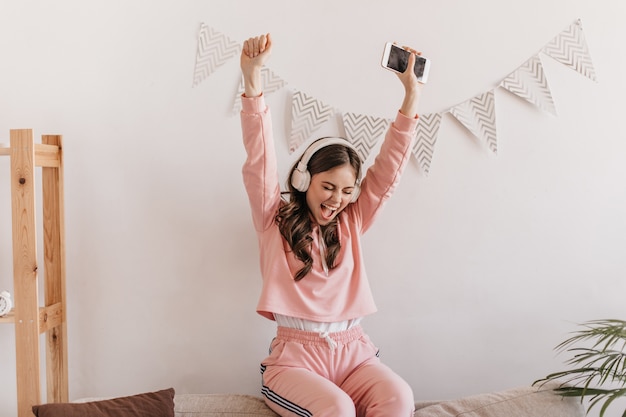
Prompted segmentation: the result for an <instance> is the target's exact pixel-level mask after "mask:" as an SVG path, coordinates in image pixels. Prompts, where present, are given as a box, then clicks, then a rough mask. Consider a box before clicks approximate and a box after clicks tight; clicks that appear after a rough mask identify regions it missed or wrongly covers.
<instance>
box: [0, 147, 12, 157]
mask: <svg viewBox="0 0 626 417" xmlns="http://www.w3.org/2000/svg"><path fill="white" fill-rule="evenodd" d="M2 155H5V156H9V155H11V148H5V147H2V146H0V156H2Z"/></svg>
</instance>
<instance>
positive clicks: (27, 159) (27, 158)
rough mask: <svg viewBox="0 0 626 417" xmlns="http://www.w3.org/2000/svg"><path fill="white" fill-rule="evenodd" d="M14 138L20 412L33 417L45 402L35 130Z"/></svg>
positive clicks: (18, 133) (22, 416) (23, 416)
mask: <svg viewBox="0 0 626 417" xmlns="http://www.w3.org/2000/svg"><path fill="white" fill-rule="evenodd" d="M10 136H11V204H12V216H13V283H14V295H15V300H14V301H15V345H16V349H15V354H16V367H17V411H18V416H19V417H27V416H32V410H31V406H32V405H33V404H39V403H40V401H41V388H40V387H41V384H40V382H39V305H38V299H39V298H38V293H37V242H36V228H35V175H34V172H35V170H34V163H35V145H34V142H33V132H32V130H29V129H21V130H11V135H10Z"/></svg>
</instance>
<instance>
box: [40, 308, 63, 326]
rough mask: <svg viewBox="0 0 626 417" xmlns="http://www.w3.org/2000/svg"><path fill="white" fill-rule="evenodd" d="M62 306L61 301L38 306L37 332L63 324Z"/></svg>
mask: <svg viewBox="0 0 626 417" xmlns="http://www.w3.org/2000/svg"><path fill="white" fill-rule="evenodd" d="M64 310H65V309H64V308H63V305H62V304H61V303H56V304H53V305H51V306H48V307H40V308H39V332H40V333H45V332H47V331H50V330H52V329H54V328H55V327H57V326H60V325H62V324H63V316H64V313H65V312H64Z"/></svg>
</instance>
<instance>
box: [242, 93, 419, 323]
mask: <svg viewBox="0 0 626 417" xmlns="http://www.w3.org/2000/svg"><path fill="white" fill-rule="evenodd" d="M416 125H417V119H412V118H409V117H406V116H404V115H403V114H402V113H400V112H398V114H397V116H396V119H395V122H394V123H393V124H392V125H391V127H390V128H389V130H388V132H387V134H386V136H385V141H384V143H383V144H382V146H381V150H380V153H379V154H378V155H377V157H376V159H375V161H374V164H373V165H372V166H371V167H370V168H369V169H368V170H367V175H366V176H365V178H364V179H363V181H362V183H361V194H360V196H359V198H358V200H357V201H356V202H355V203H352V204H349V205H348V207H346V208H345V209H344V210H343V212H341V213H340V214H339V219H338V234H339V240H340V243H341V251H340V253H339V255H338V257H337V260H336V261H335V265H337V266H336V268H334V269H331V270H330V271H329V273H328V276H327V275H326V273H325V272H324V270H323V267H322V262H321V259H320V249H319V240H318V226H317V225H315V226H314V227H313V232H312V236H311V237H312V238H313V244H312V245H313V246H312V248H311V256H312V257H313V268H312V270H311V272H309V274H307V275H306V276H305V277H304V278H303V279H302V280H300V281H297V282H296V281H295V280H294V279H293V277H294V275H295V273H296V272H297V271H298V270H299V269H300V268H302V262H301V261H299V260H298V259H296V257H295V256H294V255H293V253H292V252H291V249H290V248H289V245H288V243H287V242H286V241H285V240H284V239H283V237H282V235H281V234H280V231H279V230H278V225H277V224H276V222H275V221H274V216H275V215H276V212H277V210H278V207H279V206H280V205H281V204H282V203H281V195H280V184H279V179H278V168H277V160H276V153H275V150H274V139H273V135H272V121H271V117H270V111H269V109H268V108H267V106H266V105H265V100H264V98H263V96H260V97H253V98H247V97H242V111H241V127H242V132H243V143H244V146H245V148H246V152H247V155H248V157H247V159H246V161H245V163H244V165H243V180H244V184H245V187H246V191H247V193H248V198H249V200H250V207H251V209H252V220H253V223H254V227H255V229H256V232H257V237H258V244H259V249H260V257H261V275H262V277H263V289H262V291H261V296H260V299H259V303H258V305H257V312H258V313H259V314H261V315H263V316H264V317H267V318H268V319H272V320H273V319H274V313H277V314H282V315H285V316H291V317H296V318H300V319H305V320H311V321H316V322H338V321H343V320H349V319H353V318H358V317H363V316H365V315H368V314H371V313H373V312H375V311H376V305H375V304H374V299H373V297H372V292H371V290H370V286H369V283H368V280H367V275H366V273H365V266H364V262H363V254H362V250H361V240H360V238H361V235H362V234H363V233H365V231H367V229H368V228H369V227H370V226H371V225H372V222H373V221H374V218H375V217H376V215H377V214H378V213H379V212H380V210H381V209H382V207H383V205H384V203H385V201H386V200H387V199H388V198H389V197H390V196H391V194H392V192H393V190H394V189H395V187H396V185H397V184H398V182H399V180H400V176H401V173H402V171H403V170H404V167H405V166H406V164H407V161H408V160H409V157H410V155H411V147H412V144H413V136H414V135H413V132H414V130H415V127H416Z"/></svg>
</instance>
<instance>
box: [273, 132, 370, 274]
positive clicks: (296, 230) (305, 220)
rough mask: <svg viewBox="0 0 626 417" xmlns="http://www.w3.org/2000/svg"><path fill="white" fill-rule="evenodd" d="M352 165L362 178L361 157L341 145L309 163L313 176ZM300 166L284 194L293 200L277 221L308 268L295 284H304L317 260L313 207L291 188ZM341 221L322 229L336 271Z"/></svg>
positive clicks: (330, 264) (323, 151)
mask: <svg viewBox="0 0 626 417" xmlns="http://www.w3.org/2000/svg"><path fill="white" fill-rule="evenodd" d="M345 164H350V165H351V166H352V168H354V172H355V174H356V178H357V181H358V178H360V177H361V164H362V163H361V158H360V157H359V154H358V153H357V152H356V151H355V150H354V149H353V148H351V147H348V146H344V145H341V144H332V145H328V146H325V147H323V148H321V149H319V150H318V151H317V152H315V153H314V154H313V155H312V156H311V159H310V160H309V163H308V169H309V172H310V173H311V177H313V175H315V174H318V173H320V172H325V171H328V170H330V169H333V168H335V167H338V166H341V165H345ZM297 165H298V163H297V162H296V163H295V164H294V166H293V167H292V168H291V170H290V171H289V177H288V179H287V188H288V191H286V192H284V193H283V194H286V195H288V196H289V199H288V200H287V199H285V201H284V203H283V204H282V205H281V207H280V208H279V209H278V213H277V214H276V217H275V219H274V220H275V221H276V224H277V225H278V228H279V230H280V233H281V234H282V236H283V237H284V238H285V240H286V241H287V243H288V244H289V247H290V248H291V250H292V251H293V253H294V255H295V257H296V258H297V259H299V260H300V261H302V262H303V263H304V266H303V267H302V268H301V269H300V270H299V271H298V272H297V273H296V275H295V276H294V280H296V281H300V280H301V279H302V278H304V277H305V276H306V275H307V274H308V273H309V272H310V271H311V268H312V267H313V258H312V257H311V244H312V243H313V238H312V237H311V232H312V230H313V226H312V224H311V216H310V211H309V207H308V205H307V202H306V192H302V191H298V190H296V189H295V188H294V187H293V185H291V176H292V175H293V172H294V170H295V169H296V166H297ZM337 219H338V217H335V218H334V219H333V220H332V221H331V222H330V223H329V224H327V225H325V226H321V225H320V228H321V230H322V237H323V239H324V243H325V244H326V264H327V265H328V267H329V268H330V269H332V268H334V267H335V266H336V265H335V260H336V259H337V255H339V251H340V249H341V245H340V243H339V236H338V234H337Z"/></svg>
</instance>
